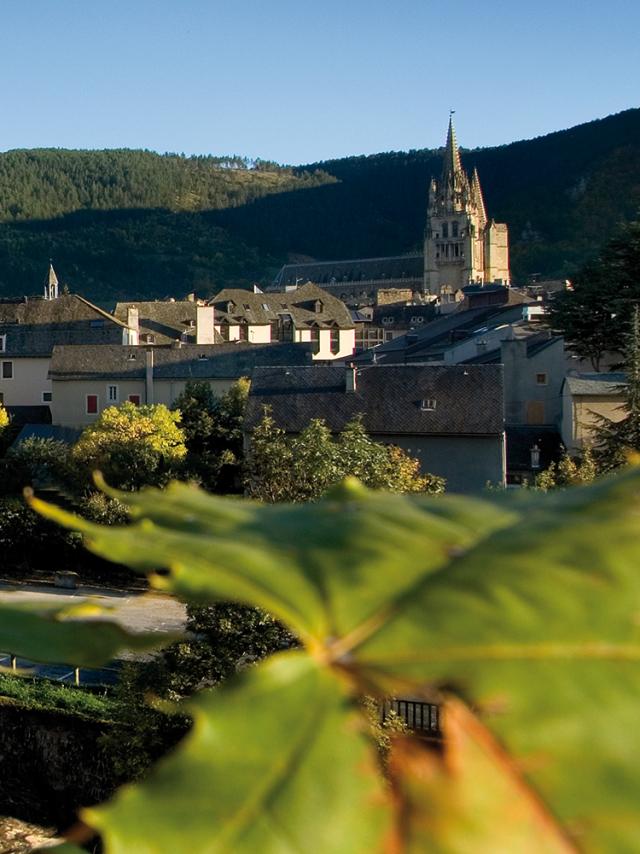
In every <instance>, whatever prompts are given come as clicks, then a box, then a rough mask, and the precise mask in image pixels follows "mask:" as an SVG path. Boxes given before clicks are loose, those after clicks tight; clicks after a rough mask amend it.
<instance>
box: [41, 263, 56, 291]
mask: <svg viewBox="0 0 640 854" xmlns="http://www.w3.org/2000/svg"><path fill="white" fill-rule="evenodd" d="M44 298H45V299H58V277H57V276H56V271H55V270H54V269H53V263H52V262H51V261H50V262H49V276H48V278H47V283H46V285H45V286H44Z"/></svg>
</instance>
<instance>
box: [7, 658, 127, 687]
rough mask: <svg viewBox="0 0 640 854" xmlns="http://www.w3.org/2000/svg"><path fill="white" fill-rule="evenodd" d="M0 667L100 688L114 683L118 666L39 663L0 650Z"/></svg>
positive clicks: (38, 676)
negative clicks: (75, 665) (98, 666)
mask: <svg viewBox="0 0 640 854" xmlns="http://www.w3.org/2000/svg"><path fill="white" fill-rule="evenodd" d="M0 668H6V669H10V670H12V671H14V672H16V673H19V674H20V675H28V676H32V677H36V678H40V679H48V680H49V681H53V682H66V683H67V684H71V685H78V686H80V687H82V688H100V687H108V686H111V685H115V683H116V682H117V681H118V674H119V667H118V666H117V665H116V666H111V667H100V668H95V669H93V668H89V667H72V666H71V665H68V664H39V663H38V662H35V661H29V660H28V659H26V658H18V657H17V656H15V655H13V654H12V653H10V652H0Z"/></svg>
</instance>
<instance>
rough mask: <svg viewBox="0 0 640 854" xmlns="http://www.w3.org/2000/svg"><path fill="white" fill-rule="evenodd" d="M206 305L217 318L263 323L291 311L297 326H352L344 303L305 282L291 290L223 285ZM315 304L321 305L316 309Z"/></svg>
mask: <svg viewBox="0 0 640 854" xmlns="http://www.w3.org/2000/svg"><path fill="white" fill-rule="evenodd" d="M209 305H213V306H214V307H215V310H216V322H219V321H220V320H223V321H226V322H228V323H233V324H235V323H238V322H240V323H242V322H247V323H250V324H256V325H266V324H269V323H271V322H272V321H273V320H278V318H279V317H280V316H281V315H282V314H290V315H291V316H292V318H293V321H294V324H295V326H296V328H297V329H301V328H310V327H312V326H319V327H321V328H329V327H331V326H338V327H339V328H341V329H353V325H354V324H353V320H352V319H351V312H350V311H349V309H348V308H347V307H346V305H345V304H344V303H343V302H342V301H341V300H339V299H338V298H337V297H334V296H333V294H330V293H327V291H325V290H323V289H322V288H319V287H317V285H313V284H306V285H303V286H302V287H301V288H297V289H296V290H292V291H280V292H274V291H270V292H269V293H253V292H252V291H244V290H241V289H239V288H226V289H225V290H223V291H220V293H219V294H216V296H215V297H213V298H212V299H211V300H209ZM316 305H318V307H319V308H320V310H319V311H316V310H315V309H316Z"/></svg>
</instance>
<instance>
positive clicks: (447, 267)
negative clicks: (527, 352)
mask: <svg viewBox="0 0 640 854" xmlns="http://www.w3.org/2000/svg"><path fill="white" fill-rule="evenodd" d="M308 281H311V282H314V283H316V284H319V285H322V287H323V288H324V289H325V290H327V291H329V292H330V293H332V294H334V295H335V296H337V297H339V298H340V299H341V300H343V301H344V302H346V303H347V304H348V305H350V306H354V307H360V306H363V305H373V304H375V303H376V302H377V299H376V295H377V292H378V291H379V290H383V289H389V288H404V289H407V288H410V289H411V290H412V292H413V293H414V295H415V296H418V295H420V297H421V298H422V299H426V298H428V296H437V297H439V300H440V304H441V305H445V306H446V305H447V304H448V303H456V302H458V301H460V300H461V299H463V295H462V294H461V291H462V289H463V288H464V287H467V286H468V285H488V284H499V285H508V284H509V281H510V274H509V233H508V229H507V226H506V225H505V224H504V223H497V222H495V221H494V220H492V219H489V218H488V216H487V212H486V209H485V204H484V199H483V195H482V188H481V186H480V179H479V177H478V173H477V170H475V169H474V171H473V175H472V176H471V178H469V177H468V175H467V173H466V172H465V170H464V169H463V168H462V163H461V160H460V152H459V151H458V144H457V142H456V135H455V130H454V127H453V121H452V119H450V120H449V130H448V133H447V142H446V145H445V150H444V156H443V164H442V174H441V177H440V179H439V180H437V179H436V178H432V180H431V182H430V184H429V197H428V207H427V220H426V228H425V235H424V253H423V254H420V253H410V254H406V255H399V256H394V257H390V258H358V259H351V260H340V261H309V262H305V263H301V264H285V266H284V267H282V268H281V269H280V271H279V272H278V274H277V276H276V278H275V279H274V282H273V285H272V290H285V289H288V288H296V287H297V286H298V284H299V283H300V284H303V283H304V282H308Z"/></svg>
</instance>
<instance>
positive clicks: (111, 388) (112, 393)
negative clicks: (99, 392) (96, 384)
mask: <svg viewBox="0 0 640 854" xmlns="http://www.w3.org/2000/svg"><path fill="white" fill-rule="evenodd" d="M107 400H108V401H109V403H117V402H118V386H117V385H108V386H107Z"/></svg>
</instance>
